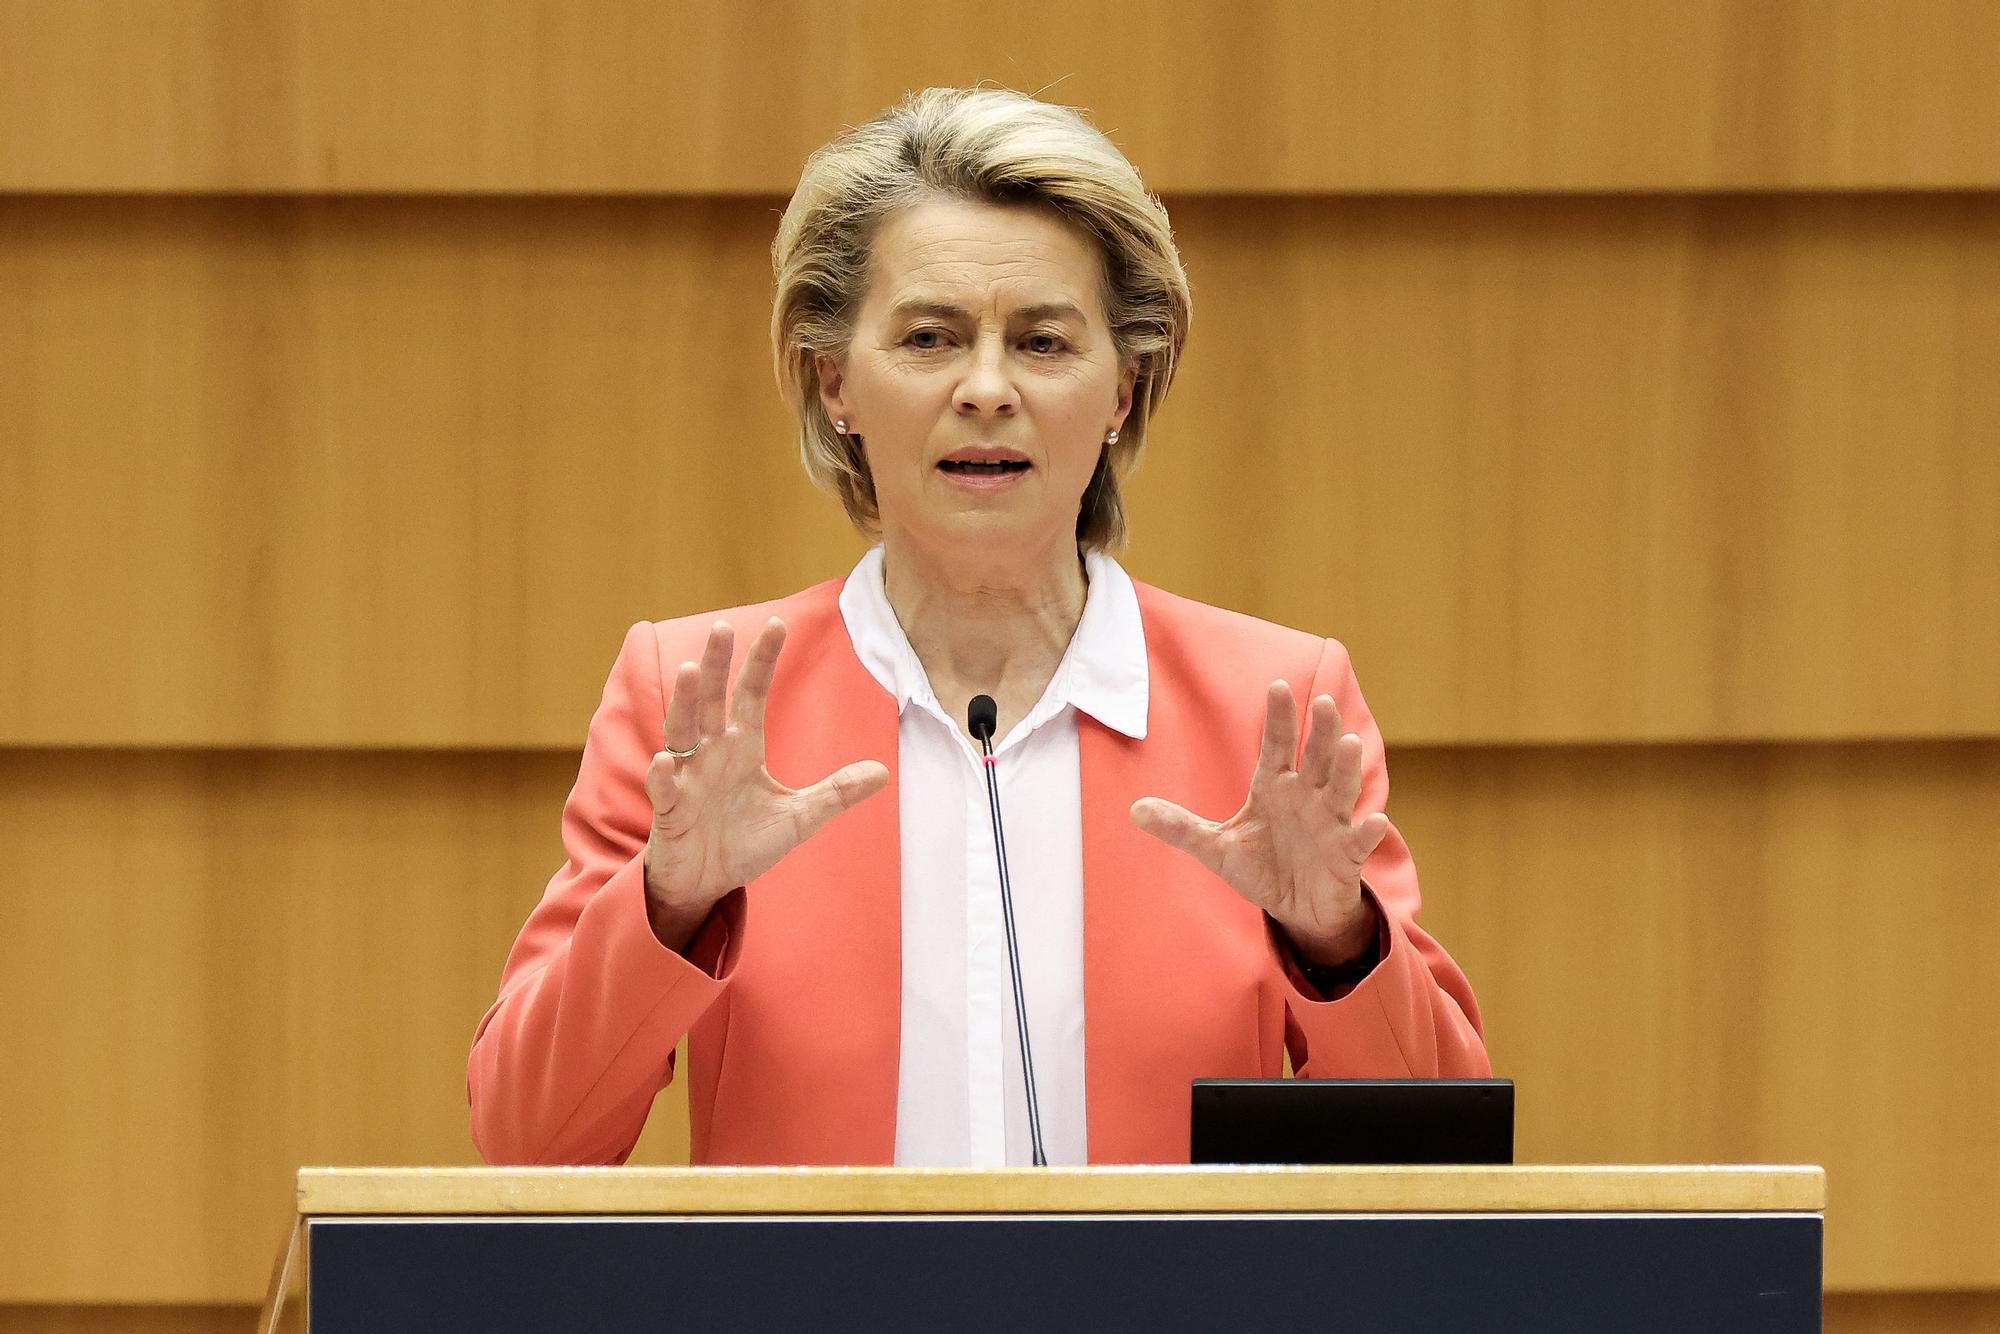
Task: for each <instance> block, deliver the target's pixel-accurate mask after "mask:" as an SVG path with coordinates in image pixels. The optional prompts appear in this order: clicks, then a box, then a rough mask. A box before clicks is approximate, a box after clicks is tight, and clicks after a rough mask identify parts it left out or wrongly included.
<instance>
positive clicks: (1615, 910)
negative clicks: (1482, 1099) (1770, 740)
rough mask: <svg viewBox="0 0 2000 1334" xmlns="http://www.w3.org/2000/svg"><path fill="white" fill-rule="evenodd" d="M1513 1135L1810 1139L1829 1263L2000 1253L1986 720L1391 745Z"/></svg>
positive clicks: (1906, 1264) (1753, 1155) (1757, 1145)
mask: <svg viewBox="0 0 2000 1334" xmlns="http://www.w3.org/2000/svg"><path fill="white" fill-rule="evenodd" d="M1391 773H1392V775H1394V777H1395V781H1396V785H1397V791H1396V794H1395V797H1394V799H1393V800H1392V803H1391V807H1390V809H1391V810H1392V812H1394V813H1395V814H1396V818H1397V820H1398V821H1399V823H1400V825H1401V827H1402V828H1403V829H1404V831H1405V832H1406V834H1407V835H1408V837H1409V839H1410V841H1411V845H1412V847H1413V848H1414V849H1415V850H1416V853H1417V858H1418V866H1419V868H1420V869H1421V870H1422V872H1423V879H1424V884H1425V886H1426V890H1427V899H1428V904H1429V908H1428V924H1429V925H1430V926H1431V927H1432V928H1433V929H1434V930H1436V931H1437V933H1438V935H1439V937H1440V938H1441V939H1443V940H1444V941H1446V942H1448V944H1449V946H1450V948H1451V949H1452V951H1453V954H1454V957H1456V958H1457V959H1458V960H1459V961H1460V962H1461V963H1462V964H1463V965H1464V966H1465V968H1466V969H1467V971H1468V973H1469V974H1470V976H1471V977H1472V979H1473V982H1474V984H1475V986H1476V987H1477V988H1478V994H1479V996H1480V998H1481V1004H1482V1007H1483V1008H1484V1010H1485V1018H1486V1022H1487V1026H1488V1031H1489V1032H1490V1033H1491V1035H1492V1042H1491V1050H1492V1053H1493V1056H1494V1064H1495V1067H1496V1070H1497V1071H1498V1072H1499V1073H1501V1074H1504V1075H1507V1076H1509V1077H1512V1078H1514V1079H1515V1080H1517V1081H1519V1085H1520V1095H1519V1096H1520V1101H1521V1109H1520V1135H1519V1139H1518V1142H1517V1149H1518V1152H1519V1154H1520V1156H1521V1157H1522V1159H1524V1160H1526V1161H1551V1162H1564V1161H1582V1162H1742V1161H1768V1162H1812V1163H1822V1164H1824V1165H1825V1166H1826V1169H1827V1174H1828V1195H1829V1204H1828V1211H1827V1279H1828V1285H1829V1286H1830V1287H1834V1288H1840V1289H1852V1288H1906V1287H1907V1288H1956V1287H1973V1286H1982V1285H1983V1286H1994V1285H1995V1284H1996V1280H2000V1263H1997V1262H2000V1216H1996V1215H1995V1213H1994V1211H1993V1209H1992V1201H1993V1200H1994V1199H1995V1198H2000V1122H1996V1121H1995V1119H1994V1117H1993V1116H1992V1113H1991V1109H1992V1107H1993V1106H1994V1105H1995V1101H1996V1099H2000V1063H1996V1062H1995V1061H1993V1060H1992V1059H1991V1053H1992V1045H1993V1041H1992V1034H1993V1032H1994V1031H1995V1026H1996V1025H2000V994H1996V993H1995V992H1994V990H1993V989H1992V988H1991V987H1990V986H1987V985H1985V984H1984V982H1983V979H1986V978H1990V977H1991V976H1992V972H1993V960H1994V958H1995V957H2000V896H1996V895H1995V894H1994V892H1993V889H1994V886H1995V884H1996V883H1997V882H2000V823H1996V822H1995V821H1994V819H1993V812H1994V811H1995V810H2000V746H1995V745H1993V744H1991V743H1978V744H1973V743H1959V744H1950V745H1932V746H1896V745H1828V746H1792V747H1723V748H1706V747H1704V748H1687V747H1655V748H1629V749H1628V748H1620V747H1610V748H1602V749H1595V748H1593V749H1569V750H1532V751H1516V750H1501V751H1491V752H1480V751H1458V752H1452V751H1416V752H1410V751H1406V752H1405V753H1404V754H1403V755H1402V756H1401V757H1400V760H1398V759H1397V758H1393V757H1392V759H1391Z"/></svg>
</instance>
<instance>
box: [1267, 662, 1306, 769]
mask: <svg viewBox="0 0 2000 1334" xmlns="http://www.w3.org/2000/svg"><path fill="white" fill-rule="evenodd" d="M1298 754H1299V715H1298V705H1297V704H1296V703H1295V702H1294V701H1293V699H1292V687H1291V686H1290V684H1289V683H1287V682H1284V681H1273V682H1271V684H1270V686H1269V687H1268V688H1267V689H1266V690H1265V691H1264V744H1263V746H1262V748H1261V749H1259V750H1258V752H1257V772H1258V773H1259V774H1281V773H1284V772H1286V771H1287V770H1289V769H1290V768H1291V767H1292V764H1293V762H1294V761H1295V760H1296V759H1297V758H1298Z"/></svg>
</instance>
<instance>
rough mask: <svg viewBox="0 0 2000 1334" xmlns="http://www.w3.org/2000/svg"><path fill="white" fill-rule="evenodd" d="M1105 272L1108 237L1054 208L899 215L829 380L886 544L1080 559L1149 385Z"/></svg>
mask: <svg viewBox="0 0 2000 1334" xmlns="http://www.w3.org/2000/svg"><path fill="white" fill-rule="evenodd" d="M1102 274H1103V267H1102V261H1101V260H1100V258H1099V255H1098V250H1097V247H1096V245H1095V243H1094V242H1093V241H1092V240H1090V239H1089V238H1087V237H1085V236H1083V235H1080V234H1078V233H1077V232H1074V231H1072V230H1071V229H1070V228H1069V227H1068V226H1067V225H1066V224H1064V223H1062V222H1060V221H1058V220H1057V219H1056V218H1055V217H1053V216H1052V215H1050V214H1048V213H1046V212H1043V211H1041V210H1039V209H1034V208H1027V207H1000V206H995V205H991V204H974V203H966V202H964V201H960V200H946V199H937V200H932V201H928V202H925V203H923V204H919V205H916V206H914V207H911V208H908V209H905V210H903V211H902V212H900V213H897V214H894V215H892V216H891V217H890V218H888V219H887V220H885V221H884V223H883V225H882V228H881V230H880V231H879V232H878V233H877V235H876V238H875V248H874V253H873V274H872V279H871V282H870V285H869V289H868V292H867V295H866V296H865V297H864V299H863V301H862V304H861V310H860V312H859V314H858V316H857V317H856V320H855V325H854V332H853V336H852V338H851V340H850V341H849V344H848V350H847V354H846V357H845V360H844V363H837V362H835V361H833V360H832V359H831V358H827V357H822V358H820V361H819V372H820V395H821V398H822V400H823V401H824V403H825V405H826V410H827V413H828V415H829V416H831V417H833V418H834V419H836V420H839V419H841V418H845V419H846V420H847V424H848V430H849V431H850V432H851V433H854V434H858V435H859V436H861V438H862V448H863V450H864V451H865V453H866V454H867V458H868V467H869V470H870V471H871V473H872V474H873V476H874V479H875V498H876V502H877V504H878V505H879V507H880V510H881V515H882V529H883V533H884V535H885V537H887V538H888V539H889V540H891V541H892V542H894V541H899V540H900V541H902V542H906V543H914V544H916V545H918V546H920V547H922V548H924V549H926V550H927V551H929V552H930V553H931V554H933V555H934V556H936V557H938V558H941V559H945V560H949V561H962V560H963V558H964V556H965V554H966V553H967V552H978V553H979V554H980V555H981V556H982V557H984V558H987V559H993V560H998V561H1008V560H1020V559H1035V558H1047V557H1051V556H1054V555H1056V554H1057V553H1067V554H1068V557H1069V558H1071V559H1073V558H1074V551H1075V533H1076V519H1077V511H1078V509H1079V507H1080V505H1081V503H1082V499H1083V492H1084V489H1085V488H1086V487H1087V486H1088V485H1089V484H1090V479H1091V476H1092V474H1093V473H1094V472H1095V471H1096V468H1097V460H1098V455H1099V453H1100V452H1101V451H1102V450H1103V448H1104V438H1105V436H1106V434H1107V433H1109V432H1110V431H1112V430H1115V429H1116V428H1118V427H1119V426H1121V425H1122V424H1123V423H1124V421H1125V415H1126V413H1127V412H1128V411H1129V410H1130V408H1131V406H1132V386H1133V382H1134V380H1135V378H1136V368H1135V367H1130V366H1122V365H1121V364H1120V362H1119V359H1118V354H1117V350H1116V348H1115V347H1114V346H1113V345H1112V340H1111V329H1110V326H1109V324H1108V323H1107V322H1106V319H1105V314H1104V308H1103V303H1102V300H1101V297H1100V285H1101V283H1102V281H1103V278H1102ZM968 543H973V544H976V545H967V544H968Z"/></svg>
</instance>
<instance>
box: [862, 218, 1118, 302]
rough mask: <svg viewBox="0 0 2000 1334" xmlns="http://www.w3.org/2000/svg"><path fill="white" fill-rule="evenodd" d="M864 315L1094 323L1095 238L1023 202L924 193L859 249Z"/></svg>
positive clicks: (1098, 280) (1097, 295) (1099, 260)
mask: <svg viewBox="0 0 2000 1334" xmlns="http://www.w3.org/2000/svg"><path fill="white" fill-rule="evenodd" d="M868 278H869V281H868V288H867V291H866V292H865V293H864V295H863V298H862V303H861V307H862V313H863V317H864V318H868V317H873V318H877V319H888V318H891V317H892V316H903V315H909V314H925V313H928V314H934V315H944V314H949V313H952V312H961V313H971V314H974V315H988V314H995V313H998V314H1001V315H1004V316H1006V317H1009V318H1021V319H1060V318H1070V319H1074V320H1080V321H1083V322H1087V323H1094V324H1099V325H1102V324H1103V323H1104V322H1105V316H1104V301H1103V292H1104V260H1103V257H1102V254H1101V253H1100V250H1099V248H1098V245H1097V243H1096V241H1095V240H1094V239H1093V238H1091V237H1090V236H1089V235H1087V234H1086V233H1084V232H1083V231H1081V230H1080V229H1078V228H1076V227H1074V226H1072V225H1071V224H1070V223H1068V222H1067V221H1065V220H1064V219H1063V218H1061V217H1060V216H1058V215H1057V214H1055V213H1054V212H1053V211H1051V210H1049V209H1046V208H1040V207H1036V206H1033V205H999V204H985V203H973V202H969V201H965V200H956V199H933V200H926V201H924V202H923V203H921V204H915V205H912V206H911V207H909V208H906V209H902V210H900V211H898V212H896V213H894V214H891V215H890V216H889V217H887V218H885V219H884V220H883V222H882V225H881V227H880V228H878V229H877V231H876V234H875V239H874V244H873V246H872V247H871V252H870V256H869V275H868Z"/></svg>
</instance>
